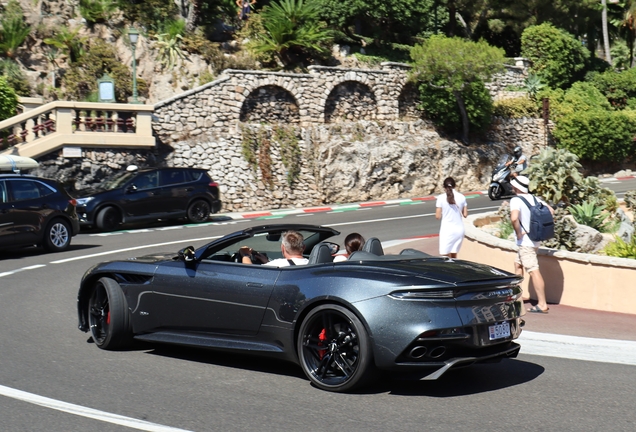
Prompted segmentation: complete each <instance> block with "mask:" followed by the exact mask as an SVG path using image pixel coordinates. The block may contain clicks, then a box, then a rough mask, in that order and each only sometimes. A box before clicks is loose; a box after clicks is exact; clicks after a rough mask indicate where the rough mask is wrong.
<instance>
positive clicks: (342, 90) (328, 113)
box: [324, 81, 378, 123]
mask: <svg viewBox="0 0 636 432" xmlns="http://www.w3.org/2000/svg"><path fill="white" fill-rule="evenodd" d="M377 111H378V106H377V101H376V98H375V94H374V93H373V91H372V90H371V89H370V88H369V86H368V85H366V84H363V83H361V82H359V81H344V82H341V83H340V84H338V85H336V86H335V87H334V88H333V89H332V90H331V93H329V96H328V97H327V99H326V102H325V111H324V112H325V123H333V122H338V121H358V120H375V119H376V117H377Z"/></svg>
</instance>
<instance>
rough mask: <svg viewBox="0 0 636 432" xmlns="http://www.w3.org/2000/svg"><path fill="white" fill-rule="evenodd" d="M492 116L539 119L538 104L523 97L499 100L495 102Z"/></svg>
mask: <svg viewBox="0 0 636 432" xmlns="http://www.w3.org/2000/svg"><path fill="white" fill-rule="evenodd" d="M492 114H493V115H494V116H497V117H507V118H523V117H534V118H536V117H538V115H539V110H538V109H537V104H536V102H534V101H533V100H532V99H530V98H528V97H525V96H522V97H517V98H510V99H498V100H496V101H494V102H493V111H492Z"/></svg>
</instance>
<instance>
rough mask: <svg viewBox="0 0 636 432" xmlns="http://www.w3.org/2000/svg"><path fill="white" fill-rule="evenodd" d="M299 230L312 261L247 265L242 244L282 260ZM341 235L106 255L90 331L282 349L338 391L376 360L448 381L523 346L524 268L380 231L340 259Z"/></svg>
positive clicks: (91, 278)
mask: <svg viewBox="0 0 636 432" xmlns="http://www.w3.org/2000/svg"><path fill="white" fill-rule="evenodd" d="M289 229H293V230H297V231H299V232H300V233H301V234H302V235H303V236H304V238H305V245H306V256H307V257H308V258H309V264H308V265H295V266H291V265H290V266H288V267H280V268H278V267H270V266H266V265H257V264H253V265H250V264H242V263H240V257H239V256H238V255H237V253H238V250H239V248H240V247H241V246H248V247H249V248H252V249H254V250H256V251H258V252H260V253H262V254H263V253H264V254H266V255H267V256H268V257H269V259H270V260H272V259H275V258H280V257H281V249H280V238H281V235H282V233H283V232H284V231H286V230H289ZM338 234H339V233H338V232H337V231H335V230H333V229H331V228H326V227H320V226H313V225H265V226H256V227H252V228H247V229H245V230H243V231H238V232H235V233H232V234H229V235H227V236H225V237H222V238H220V239H218V240H215V241H213V242H211V243H209V244H207V245H205V246H203V247H201V248H199V249H196V250H195V249H194V248H192V247H187V248H185V249H182V250H181V251H179V252H178V253H172V254H156V255H149V256H145V257H140V258H132V259H128V260H121V261H111V262H106V263H102V264H98V265H96V266H93V267H92V268H90V269H89V270H88V271H87V272H86V273H85V274H84V276H83V278H82V281H81V284H80V289H79V294H78V302H77V307H78V316H79V329H80V330H82V331H84V332H88V331H90V332H91V333H92V339H93V341H94V342H95V344H96V345H97V346H98V347H99V348H102V349H107V350H110V349H121V348H124V347H127V346H129V345H130V344H131V343H132V342H133V340H141V341H146V342H154V343H166V344H180V345H187V346H194V347H201V348H211V349H217V350H227V351H234V352H237V351H238V352H245V353H251V354H260V355H264V356H271V357H276V358H279V359H282V360H287V361H290V362H294V363H297V364H299V365H300V366H301V367H302V369H303V371H304V372H305V374H306V375H307V377H308V378H309V380H310V381H311V382H312V383H313V384H314V385H315V386H317V387H319V388H321V389H324V390H328V391H336V392H344V391H350V390H353V389H355V388H358V387H360V386H363V385H364V384H365V383H366V382H368V381H369V380H370V379H371V378H372V377H373V376H374V372H375V371H377V370H385V371H394V372H403V373H409V374H411V375H412V377H414V378H417V379H437V378H438V377H440V376H441V375H442V374H444V373H445V372H446V371H448V370H449V369H451V368H454V367H460V366H467V365H471V364H473V363H479V362H496V361H498V360H500V359H502V358H507V357H516V356H517V354H518V352H519V345H518V344H516V343H515V342H513V339H516V338H517V337H518V336H519V334H520V333H521V320H520V303H519V299H520V296H521V290H520V287H519V284H520V283H521V281H522V278H521V277H520V276H517V275H514V274H511V273H508V272H506V271H503V270H499V269H496V268H493V267H490V266H487V265H482V264H476V263H473V262H468V261H461V260H451V259H447V258H438V257H431V256H429V255H427V254H424V253H422V252H419V251H416V250H413V249H405V250H403V251H402V252H401V253H400V254H399V255H384V253H383V250H382V245H381V243H380V242H379V240H378V239H377V238H371V239H368V240H367V242H366V243H365V246H364V248H363V249H364V250H363V251H358V252H355V253H353V254H351V256H350V257H349V259H348V260H347V261H343V262H337V263H334V262H333V261H332V260H333V258H332V253H333V252H334V249H333V246H334V244H333V243H329V242H325V240H326V239H328V238H330V237H332V236H334V235H338ZM373 252H375V253H373ZM237 261H238V262H237ZM254 261H255V262H256V260H254Z"/></svg>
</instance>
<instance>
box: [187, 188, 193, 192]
mask: <svg viewBox="0 0 636 432" xmlns="http://www.w3.org/2000/svg"><path fill="white" fill-rule="evenodd" d="M193 190H194V188H191V187H190V188H186V192H192V191H193Z"/></svg>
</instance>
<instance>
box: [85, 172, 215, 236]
mask: <svg viewBox="0 0 636 432" xmlns="http://www.w3.org/2000/svg"><path fill="white" fill-rule="evenodd" d="M76 195H77V196H78V197H79V198H77V213H78V214H79V219H80V225H81V226H96V227H97V228H98V229H99V230H101V231H112V230H114V229H116V228H117V227H118V226H119V225H120V224H124V223H131V222H147V221H156V220H158V219H179V218H184V217H185V218H187V219H188V221H190V222H192V223H200V222H204V221H206V220H208V218H209V217H210V213H216V212H218V211H219V210H221V200H220V199H219V187H218V184H217V183H216V182H214V181H212V179H211V178H210V175H209V174H208V173H207V171H206V170H204V169H198V168H147V169H137V167H135V166H131V167H128V169H127V170H126V171H124V172H121V173H119V174H117V175H116V176H114V177H112V178H110V179H108V180H106V181H104V182H103V183H102V184H100V185H99V186H98V187H96V188H93V189H85V190H80V191H78V192H77V194H76Z"/></svg>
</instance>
